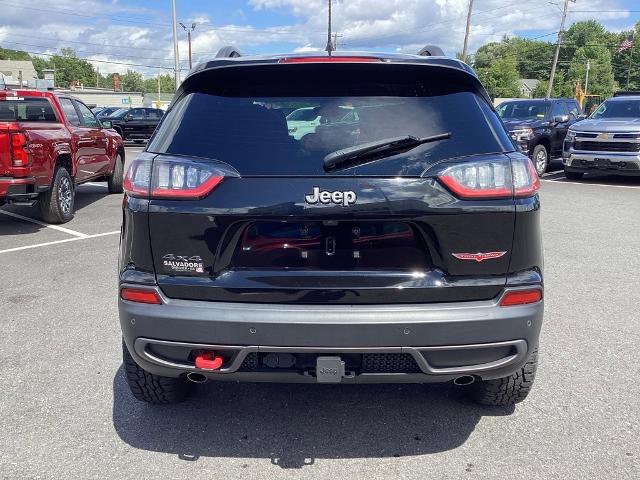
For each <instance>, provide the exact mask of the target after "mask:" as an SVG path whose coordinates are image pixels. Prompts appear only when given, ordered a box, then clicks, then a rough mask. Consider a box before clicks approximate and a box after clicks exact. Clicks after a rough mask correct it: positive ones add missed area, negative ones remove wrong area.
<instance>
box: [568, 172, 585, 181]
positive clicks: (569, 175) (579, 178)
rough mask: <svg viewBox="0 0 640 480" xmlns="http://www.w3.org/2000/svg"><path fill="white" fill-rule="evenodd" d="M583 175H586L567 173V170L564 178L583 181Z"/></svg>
mask: <svg viewBox="0 0 640 480" xmlns="http://www.w3.org/2000/svg"><path fill="white" fill-rule="evenodd" d="M583 175H584V173H582V172H567V171H566V170H565V171H564V176H565V177H567V179H569V180H582V176H583Z"/></svg>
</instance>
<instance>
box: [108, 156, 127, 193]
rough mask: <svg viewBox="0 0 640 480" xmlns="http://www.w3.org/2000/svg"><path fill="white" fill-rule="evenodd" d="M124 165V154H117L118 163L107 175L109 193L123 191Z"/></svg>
mask: <svg viewBox="0 0 640 480" xmlns="http://www.w3.org/2000/svg"><path fill="white" fill-rule="evenodd" d="M123 171H124V165H123V162H122V155H120V154H119V153H117V154H116V163H115V165H114V166H113V172H111V174H110V175H109V176H108V177H107V187H108V188H109V193H122V191H123V190H122V177H123Z"/></svg>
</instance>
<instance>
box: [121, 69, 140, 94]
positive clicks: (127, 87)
mask: <svg viewBox="0 0 640 480" xmlns="http://www.w3.org/2000/svg"><path fill="white" fill-rule="evenodd" d="M120 83H121V85H122V90H123V91H125V92H142V91H143V90H144V77H143V76H142V74H141V73H139V72H136V71H134V70H127V73H125V74H124V75H120Z"/></svg>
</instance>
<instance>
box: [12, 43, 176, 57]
mask: <svg viewBox="0 0 640 480" xmlns="http://www.w3.org/2000/svg"><path fill="white" fill-rule="evenodd" d="M0 43H1V44H7V43H8V44H10V45H25V46H27V47H36V48H46V49H54V50H57V48H55V47H52V46H49V45H39V44H34V43H26V42H11V41H8V40H2V41H0ZM79 51H80V52H82V53H85V54H88V55H115V54H110V53H108V52H104V51H103V52H96V51H90V50H84V49H83V50H79ZM75 52H76V51H75V50H74V53H75ZM53 55H59V53H56V54H53ZM117 56H119V57H124V58H132V59H134V60H135V59H145V60H154V61H155V60H160V61H162V60H165V59H162V58H159V57H149V56H139V55H124V54H117Z"/></svg>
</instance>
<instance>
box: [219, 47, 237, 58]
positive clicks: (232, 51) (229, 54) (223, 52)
mask: <svg viewBox="0 0 640 480" xmlns="http://www.w3.org/2000/svg"><path fill="white" fill-rule="evenodd" d="M241 56H242V54H241V53H240V50H238V49H237V48H236V47H233V46H231V45H227V46H226V47H222V48H221V49H220V50H218V53H216V58H237V57H241Z"/></svg>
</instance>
